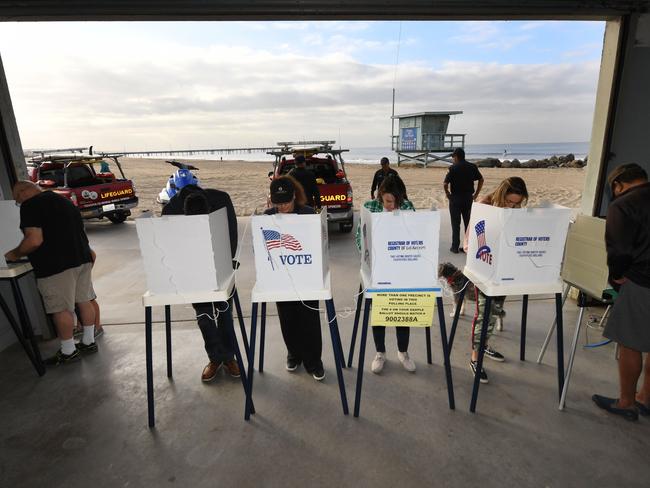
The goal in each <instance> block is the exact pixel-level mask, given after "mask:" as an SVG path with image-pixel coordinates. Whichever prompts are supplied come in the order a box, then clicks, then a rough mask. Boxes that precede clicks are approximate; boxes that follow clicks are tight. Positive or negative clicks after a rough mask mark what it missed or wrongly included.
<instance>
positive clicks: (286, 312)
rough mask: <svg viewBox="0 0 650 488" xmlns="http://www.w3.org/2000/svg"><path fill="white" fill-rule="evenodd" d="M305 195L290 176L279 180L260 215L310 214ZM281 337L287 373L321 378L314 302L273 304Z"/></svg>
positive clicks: (322, 371)
mask: <svg viewBox="0 0 650 488" xmlns="http://www.w3.org/2000/svg"><path fill="white" fill-rule="evenodd" d="M305 202H306V198H305V192H304V190H303V188H302V186H301V185H300V183H298V182H297V181H296V180H295V179H294V178H292V177H291V176H281V177H280V178H277V179H275V180H273V181H272V182H271V203H272V204H273V207H272V208H269V209H267V210H266V211H265V212H264V213H265V214H267V215H275V214H279V213H280V214H287V213H293V214H300V215H304V214H313V213H315V212H314V209H313V208H311V207H309V206H307V205H305ZM276 306H277V308H278V317H279V318H280V328H281V329H282V337H283V338H284V343H285V344H286V346H287V371H295V370H296V369H298V366H300V363H303V364H304V365H305V369H306V370H307V372H308V373H309V374H311V375H312V376H313V377H314V379H315V380H317V381H322V380H323V379H324V378H325V370H324V369H323V361H322V360H321V355H322V350H323V339H322V336H321V329H320V313H319V312H318V301H317V300H305V301H299V302H276Z"/></svg>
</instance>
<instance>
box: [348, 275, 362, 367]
mask: <svg viewBox="0 0 650 488" xmlns="http://www.w3.org/2000/svg"><path fill="white" fill-rule="evenodd" d="M362 291H363V285H362V284H359V293H358V294H357V309H356V310H355V312H354V326H353V327H352V340H351V341H350V352H349V354H348V368H351V367H352V357H353V356H354V344H355V342H357V329H358V328H359V316H360V315H361V304H362V303H363V295H362V294H361V292H362Z"/></svg>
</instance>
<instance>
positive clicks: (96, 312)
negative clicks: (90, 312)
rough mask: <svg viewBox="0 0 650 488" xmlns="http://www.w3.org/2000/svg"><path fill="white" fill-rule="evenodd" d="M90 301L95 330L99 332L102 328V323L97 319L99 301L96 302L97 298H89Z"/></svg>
mask: <svg viewBox="0 0 650 488" xmlns="http://www.w3.org/2000/svg"><path fill="white" fill-rule="evenodd" d="M90 303H91V305H92V306H93V308H94V309H95V330H96V331H97V332H99V331H100V330H102V324H101V322H100V320H99V303H97V300H90Z"/></svg>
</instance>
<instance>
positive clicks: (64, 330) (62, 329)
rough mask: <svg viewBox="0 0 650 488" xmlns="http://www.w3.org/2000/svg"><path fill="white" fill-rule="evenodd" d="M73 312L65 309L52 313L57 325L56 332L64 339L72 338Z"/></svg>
mask: <svg viewBox="0 0 650 488" xmlns="http://www.w3.org/2000/svg"><path fill="white" fill-rule="evenodd" d="M72 314H73V312H70V311H69V310H65V311H63V312H56V313H53V314H52V320H53V321H54V326H55V327H56V334H57V335H58V336H59V339H60V340H62V341H65V340H68V339H72V329H73V328H74V317H73V315H72Z"/></svg>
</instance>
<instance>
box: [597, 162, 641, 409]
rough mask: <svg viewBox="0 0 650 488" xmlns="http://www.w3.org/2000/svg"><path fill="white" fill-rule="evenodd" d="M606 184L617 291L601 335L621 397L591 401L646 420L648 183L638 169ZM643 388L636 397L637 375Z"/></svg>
mask: <svg viewBox="0 0 650 488" xmlns="http://www.w3.org/2000/svg"><path fill="white" fill-rule="evenodd" d="M608 182H609V185H610V188H611V191H612V197H613V201H612V203H611V204H610V206H609V208H608V210H607V224H606V228H605V229H606V230H605V243H606V246H607V266H608V267H609V281H610V283H611V284H612V285H613V286H614V287H615V289H617V291H618V296H617V297H616V299H615V300H614V305H613V306H612V310H611V313H610V315H609V319H608V320H607V325H605V330H604V332H603V335H604V336H605V337H607V338H608V339H611V340H612V341H614V342H616V343H617V344H618V347H619V349H618V351H619V358H618V380H619V388H620V392H619V397H618V398H608V397H605V396H602V395H594V396H593V397H592V399H593V401H594V402H595V403H596V405H597V406H598V407H600V408H602V409H604V410H607V411H608V412H610V413H613V414H617V415H621V416H623V417H624V418H625V419H627V420H637V419H638V414H641V415H644V416H648V415H650V357H649V356H648V354H646V357H645V365H644V363H643V353H648V352H650V325H649V324H648V317H650V183H648V174H647V173H646V171H645V170H644V169H643V168H642V167H640V166H639V165H637V164H624V165H622V166H619V167H618V168H616V169H614V170H613V171H612V173H611V174H610V175H609V178H608ZM642 371H643V383H642V385H641V389H640V390H638V391H637V386H638V382H639V379H640V377H641V372H642Z"/></svg>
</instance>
